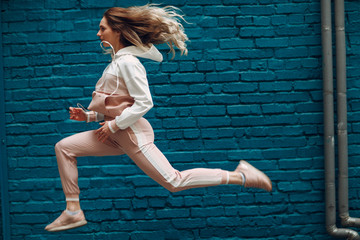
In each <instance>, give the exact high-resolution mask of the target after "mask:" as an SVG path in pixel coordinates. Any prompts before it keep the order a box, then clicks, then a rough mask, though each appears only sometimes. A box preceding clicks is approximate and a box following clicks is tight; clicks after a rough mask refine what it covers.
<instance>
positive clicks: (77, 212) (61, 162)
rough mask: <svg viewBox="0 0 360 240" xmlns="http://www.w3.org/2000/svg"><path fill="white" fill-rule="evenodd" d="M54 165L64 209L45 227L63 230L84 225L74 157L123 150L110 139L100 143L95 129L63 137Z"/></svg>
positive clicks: (120, 152) (57, 149) (117, 153)
mask: <svg viewBox="0 0 360 240" xmlns="http://www.w3.org/2000/svg"><path fill="white" fill-rule="evenodd" d="M55 152H56V158H57V162H58V168H59V173H60V178H61V183H62V186H63V191H64V193H65V197H66V210H65V211H63V213H62V214H61V215H60V216H59V217H58V218H57V219H56V220H55V221H54V222H52V223H51V224H49V225H47V226H46V227H45V230H47V231H50V232H55V231H63V230H67V229H71V228H75V227H80V226H83V225H85V224H86V223H87V222H86V220H85V215H84V213H83V211H82V210H81V209H80V202H79V194H80V190H79V186H78V170H77V160H76V158H77V157H83V156H109V155H122V154H123V151H122V150H121V149H120V148H119V146H117V145H116V144H115V143H114V142H112V141H111V140H108V141H107V142H106V143H102V142H100V141H98V140H97V136H96V135H95V131H88V132H83V133H79V134H75V135H72V136H70V137H67V138H64V139H63V140H61V141H60V142H58V143H57V144H56V146H55Z"/></svg>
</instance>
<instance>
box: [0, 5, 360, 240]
mask: <svg viewBox="0 0 360 240" xmlns="http://www.w3.org/2000/svg"><path fill="white" fill-rule="evenodd" d="M129 2H131V4H132V5H143V4H145V3H147V1H145V0H134V1H115V0H107V1H97V0H67V1H56V0H3V1H2V2H1V4H2V12H1V17H2V29H3V35H2V37H3V57H4V74H5V88H6V89H5V94H6V103H5V104H6V116H5V117H6V134H7V146H8V147H7V152H8V159H7V161H8V166H9V198H10V201H11V203H10V213H11V218H10V220H11V236H12V239H21V240H23V239H27V240H35V239H36V240H38V239H132V240H134V239H157V240H158V239H159V240H162V239H164V240H165V239H169V240H170V239H181V240H182V239H268V240H270V239H302V240H303V239H305V240H306V239H330V237H329V236H328V235H327V233H326V231H325V227H324V224H325V215H324V208H325V206H324V172H323V162H324V161H323V140H322V133H323V126H322V117H323V115H322V80H321V73H322V72H321V45H320V44H321V39H320V32H321V31H320V3H319V1H311V0H277V1H270V0H207V1H202V0H191V1H190V0H173V1H170V0H165V1H162V2H163V3H164V4H173V5H175V6H178V7H180V8H181V9H182V10H183V12H184V13H185V14H186V16H187V17H186V19H187V20H188V22H189V23H191V24H185V28H186V31H187V34H188V36H189V38H190V39H191V42H190V43H189V55H188V56H186V57H176V58H175V59H174V60H172V61H170V60H169V59H170V57H166V52H167V49H166V47H165V46H160V49H161V50H162V53H163V55H164V56H165V61H164V62H163V63H161V64H158V63H154V62H144V65H145V67H146V68H147V71H148V78H149V82H150V85H151V91H152V94H153V99H154V102H155V107H154V108H153V109H152V110H151V111H150V112H149V113H148V114H147V115H146V117H147V119H148V120H149V121H150V122H151V124H152V125H153V128H154V130H155V134H156V144H157V145H158V147H159V148H160V149H161V150H162V151H163V152H164V153H165V155H166V156H167V157H168V159H169V160H170V162H171V163H172V164H173V165H174V166H175V167H176V168H178V169H179V170H183V169H188V168H193V167H211V168H215V167H220V168H223V169H227V170H232V169H234V168H235V167H236V165H237V163H238V160H239V159H247V160H249V161H250V162H251V163H253V164H254V165H255V166H257V167H259V168H260V169H262V170H264V171H265V172H266V173H267V174H268V175H269V176H270V177H271V179H272V180H273V185H274V191H273V192H272V193H265V192H263V191H257V190H248V189H242V188H241V187H238V186H220V187H213V188H206V189H193V190H188V191H184V192H179V193H169V192H167V191H166V190H165V189H163V188H161V187H159V186H158V185H157V184H156V183H154V182H153V181H152V180H151V179H150V178H148V177H147V176H146V175H144V174H143V173H142V172H141V171H140V170H139V169H138V168H137V167H136V166H134V164H133V163H132V162H131V160H130V159H129V158H127V157H126V156H120V157H101V158H100V157H87V158H79V161H78V166H79V174H80V179H79V184H80V187H81V190H82V194H81V199H82V201H81V205H82V208H83V209H84V211H85V213H86V216H87V219H88V222H89V224H88V225H87V226H85V227H83V228H79V229H75V230H71V231H68V232H63V233H56V234H49V233H47V232H45V231H44V230H43V228H44V227H45V225H46V224H48V223H49V222H51V221H52V220H53V219H55V218H56V217H57V216H58V214H59V213H60V212H61V211H62V210H63V209H64V207H65V205H64V196H63V193H62V189H61V184H60V179H59V174H58V170H57V163H56V158H55V156H54V145H55V143H56V142H57V141H59V140H61V139H62V138H64V137H65V136H68V135H71V134H74V133H77V132H81V131H84V130H89V129H95V128H98V125H97V124H96V123H94V124H84V123H77V122H74V121H70V120H69V119H68V110H67V109H68V107H69V106H75V105H76V103H77V102H80V103H82V104H83V105H85V106H87V105H88V103H89V101H90V97H91V92H92V90H93V88H94V85H95V83H96V81H97V79H98V78H99V77H100V75H101V73H102V70H103V68H104V67H105V66H106V64H107V61H108V58H107V57H106V56H103V55H102V54H101V50H100V47H99V40H98V39H97V37H96V32H97V28H98V27H97V26H98V24H99V21H100V19H101V17H102V13H103V12H104V10H105V9H107V8H108V7H112V6H122V7H126V6H128V5H129ZM153 2H159V1H153ZM359 10H360V1H349V2H346V30H347V52H348V78H349V79H348V103H349V105H348V109H349V114H348V120H349V144H350V146H349V155H350V157H349V159H350V162H349V165H350V170H349V174H350V190H349V194H350V211H351V212H350V213H351V215H352V216H354V217H355V216H357V217H358V216H359V215H360V211H359V209H360V201H359V200H358V198H359V193H360V188H359V187H358V186H359V182H360V179H359V177H358V176H359V165H360V163H359V160H360V150H359V149H360V146H359V145H360V123H359V122H360V94H359V87H360V81H359V77H360V68H359V64H360V55H359V52H360V34H359V28H360V17H359Z"/></svg>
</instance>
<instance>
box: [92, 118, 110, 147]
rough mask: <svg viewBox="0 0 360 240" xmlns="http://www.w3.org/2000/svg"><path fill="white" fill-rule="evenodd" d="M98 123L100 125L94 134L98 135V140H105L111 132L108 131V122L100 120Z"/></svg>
mask: <svg viewBox="0 0 360 240" xmlns="http://www.w3.org/2000/svg"><path fill="white" fill-rule="evenodd" d="M100 125H101V126H102V127H101V128H99V129H98V130H96V131H95V134H96V135H97V136H98V140H99V141H100V142H105V141H106V140H107V139H108V138H109V136H110V135H111V134H112V132H111V131H110V128H109V125H108V122H101V123H100Z"/></svg>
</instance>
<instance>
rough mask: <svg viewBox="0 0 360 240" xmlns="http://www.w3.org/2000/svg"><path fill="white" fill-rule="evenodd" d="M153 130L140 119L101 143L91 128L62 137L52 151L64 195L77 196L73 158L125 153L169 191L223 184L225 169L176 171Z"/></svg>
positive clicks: (75, 167) (224, 181)
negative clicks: (158, 145)
mask: <svg viewBox="0 0 360 240" xmlns="http://www.w3.org/2000/svg"><path fill="white" fill-rule="evenodd" d="M153 142H154V132H153V129H152V127H151V125H150V124H149V122H148V121H147V120H146V119H144V118H141V119H139V120H138V121H137V122H136V123H135V124H133V125H132V126H131V127H129V128H127V129H125V130H118V131H117V132H116V133H115V134H112V135H111V136H110V137H109V138H108V140H107V141H106V142H105V143H102V142H100V141H98V140H97V136H96V134H95V130H93V131H87V132H82V133H78V134H75V135H73V136H70V137H67V138H64V139H63V140H61V141H60V142H58V143H57V144H56V146H55V152H56V157H57V162H58V167H59V172H60V177H61V183H62V187H63V190H64V193H65V196H66V198H78V197H79V194H80V190H79V186H78V170H77V160H76V158H77V157H83V156H113V155H122V154H127V155H128V156H129V157H130V158H131V159H132V160H133V161H134V162H135V163H136V165H137V166H138V167H139V168H140V169H141V170H142V171H144V172H145V173H146V174H147V175H148V176H149V177H151V178H152V179H153V180H155V181H156V182H157V183H159V184H160V185H161V186H163V187H164V188H166V189H168V190H169V191H171V192H177V191H182V190H185V189H189V188H198V187H207V186H216V185H220V184H225V183H226V181H227V179H228V172H227V171H224V170H221V169H205V168H195V169H190V170H186V171H181V172H179V171H178V170H176V169H174V168H173V167H172V166H171V165H170V163H169V161H168V160H167V159H166V157H165V156H164V155H163V154H162V153H161V152H160V150H159V149H158V148H157V147H156V146H155V145H154V143H153Z"/></svg>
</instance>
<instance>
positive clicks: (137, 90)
mask: <svg viewBox="0 0 360 240" xmlns="http://www.w3.org/2000/svg"><path fill="white" fill-rule="evenodd" d="M137 57H141V58H146V59H151V60H154V61H158V62H161V61H162V60H163V57H162V55H161V53H160V52H159V51H158V50H157V49H156V47H155V46H154V45H151V47H150V48H147V49H142V48H139V47H136V46H129V47H125V48H122V49H120V50H119V51H118V52H117V53H116V54H115V55H114V56H113V59H112V61H111V63H110V64H109V65H108V66H107V67H106V68H105V70H104V72H103V74H102V76H101V78H100V79H99V81H98V82H97V83H96V86H95V91H96V92H101V93H105V94H109V95H111V94H114V95H115V94H116V95H120V96H130V97H132V98H133V99H134V103H133V104H132V105H131V107H127V108H125V109H124V110H123V111H122V112H121V114H120V115H119V116H117V117H116V118H115V123H116V125H117V126H118V127H119V128H120V129H126V128H128V127H129V126H131V125H132V124H134V123H135V122H136V121H137V120H139V119H140V118H141V117H142V116H144V115H145V114H146V113H147V112H148V111H149V110H150V109H151V108H152V107H153V101H152V98H151V94H150V90H149V85H148V81H147V77H146V70H145V68H144V66H143V65H142V64H141V62H140V61H139V59H138V58H137ZM99 115H102V113H100V114H99ZM98 120H99V119H98Z"/></svg>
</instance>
